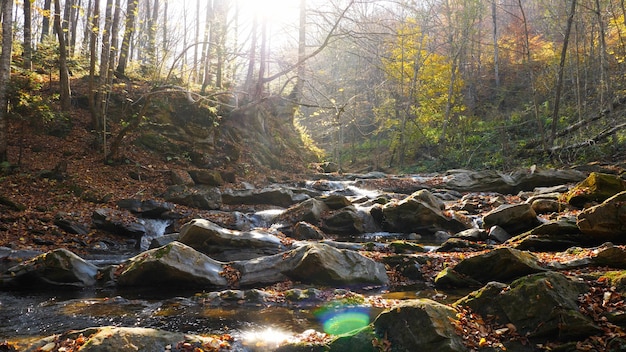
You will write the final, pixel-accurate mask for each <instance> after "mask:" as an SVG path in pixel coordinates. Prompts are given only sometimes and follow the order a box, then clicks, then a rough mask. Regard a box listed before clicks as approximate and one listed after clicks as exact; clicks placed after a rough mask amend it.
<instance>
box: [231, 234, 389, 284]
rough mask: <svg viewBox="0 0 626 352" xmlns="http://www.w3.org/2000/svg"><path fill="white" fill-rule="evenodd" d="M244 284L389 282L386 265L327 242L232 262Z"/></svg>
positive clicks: (241, 282)
mask: <svg viewBox="0 0 626 352" xmlns="http://www.w3.org/2000/svg"><path fill="white" fill-rule="evenodd" d="M231 265H232V266H233V267H234V268H235V269H237V271H238V272H239V273H241V277H240V279H239V284H240V285H242V286H254V285H267V284H272V283H276V282H280V281H284V280H288V279H289V280H297V281H300V282H302V283H305V284H318V285H366V284H385V283H387V282H388V281H389V279H388V277H387V273H386V272H385V266H384V265H383V264H381V263H377V262H375V261H373V260H372V259H369V258H367V257H364V256H363V255H361V254H359V253H358V252H355V251H352V250H346V249H337V248H334V247H331V246H329V245H326V244H321V243H316V244H308V245H305V246H302V247H300V248H297V249H294V250H291V251H289V252H285V253H282V254H277V255H273V256H266V257H259V258H255V259H250V260H243V261H237V262H233V263H231Z"/></svg>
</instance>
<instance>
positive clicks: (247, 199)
mask: <svg viewBox="0 0 626 352" xmlns="http://www.w3.org/2000/svg"><path fill="white" fill-rule="evenodd" d="M306 198H308V196H306V195H305V194H302V193H297V194H295V193H294V192H293V191H292V190H290V189H285V188H264V189H260V190H258V189H253V190H248V189H247V190H238V191H235V190H227V191H225V192H224V193H223V194H222V202H223V203H224V204H269V205H275V206H279V207H283V208H287V207H290V206H292V205H294V204H296V203H298V202H302V201H304V200H305V199H306Z"/></svg>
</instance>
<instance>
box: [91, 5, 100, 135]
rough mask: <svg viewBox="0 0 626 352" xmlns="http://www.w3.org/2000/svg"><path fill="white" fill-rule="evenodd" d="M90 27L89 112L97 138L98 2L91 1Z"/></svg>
mask: <svg viewBox="0 0 626 352" xmlns="http://www.w3.org/2000/svg"><path fill="white" fill-rule="evenodd" d="M89 22H90V25H89V27H90V28H91V29H90V37H89V96H88V99H89V110H91V128H92V129H93V130H94V131H95V132H96V136H99V133H100V131H101V130H102V123H101V121H102V119H101V118H100V113H99V110H98V103H97V101H96V100H97V91H98V88H97V87H96V61H97V60H98V58H97V50H96V48H97V46H98V32H100V0H93V10H92V16H91V17H90V19H89ZM101 142H102V140H101V138H99V137H97V138H96V144H100V143H101Z"/></svg>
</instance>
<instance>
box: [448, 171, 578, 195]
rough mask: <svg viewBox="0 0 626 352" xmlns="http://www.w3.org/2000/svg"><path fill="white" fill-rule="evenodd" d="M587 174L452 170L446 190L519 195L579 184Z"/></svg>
mask: <svg viewBox="0 0 626 352" xmlns="http://www.w3.org/2000/svg"><path fill="white" fill-rule="evenodd" d="M584 178H585V174H584V173H582V172H580V171H576V170H554V169H546V170H542V169H539V170H538V169H536V168H532V169H524V170H518V171H516V172H513V173H502V172H498V171H494V170H485V171H468V170H451V171H448V174H447V175H446V177H445V178H444V184H443V185H442V186H441V187H443V188H448V189H452V190H456V191H460V192H498V193H503V194H517V193H519V192H521V191H531V190H533V189H535V188H537V187H549V186H557V185H562V184H566V183H572V182H579V181H581V180H583V179H584Z"/></svg>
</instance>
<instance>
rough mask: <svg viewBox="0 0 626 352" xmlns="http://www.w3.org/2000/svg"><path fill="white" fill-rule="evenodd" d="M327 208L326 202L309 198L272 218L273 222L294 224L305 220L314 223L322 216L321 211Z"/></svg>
mask: <svg viewBox="0 0 626 352" xmlns="http://www.w3.org/2000/svg"><path fill="white" fill-rule="evenodd" d="M328 210H329V208H328V207H327V206H326V203H324V202H322V201H321V200H318V199H315V198H311V199H307V200H305V201H304V202H302V203H299V204H297V205H294V206H292V207H290V208H289V209H287V210H285V212H284V213H282V214H281V215H279V216H277V217H276V218H275V219H274V223H281V224H295V223H297V222H300V221H306V222H308V223H309V224H313V225H316V224H318V223H319V221H320V219H321V218H322V213H323V212H326V211H328Z"/></svg>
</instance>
